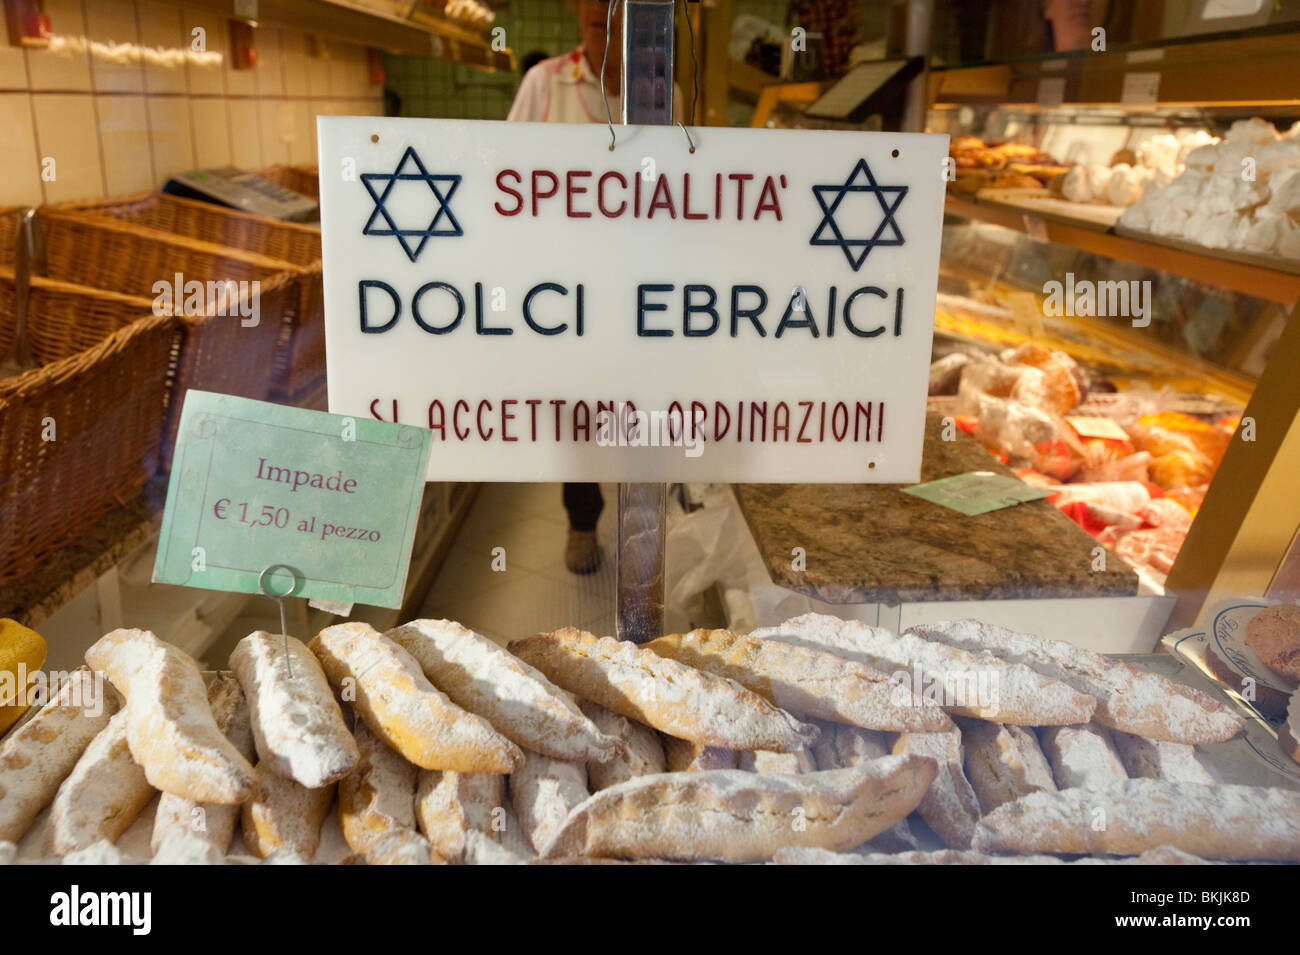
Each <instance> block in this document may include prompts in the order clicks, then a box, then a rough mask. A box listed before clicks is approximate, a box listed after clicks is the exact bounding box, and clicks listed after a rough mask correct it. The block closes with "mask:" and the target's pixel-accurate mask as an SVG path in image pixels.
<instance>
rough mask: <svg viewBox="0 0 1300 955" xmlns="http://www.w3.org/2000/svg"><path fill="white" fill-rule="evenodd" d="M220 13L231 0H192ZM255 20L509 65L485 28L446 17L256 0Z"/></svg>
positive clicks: (341, 0) (307, 0)
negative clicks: (476, 29)
mask: <svg viewBox="0 0 1300 955" xmlns="http://www.w3.org/2000/svg"><path fill="white" fill-rule="evenodd" d="M191 5H192V6H198V7H204V8H206V9H207V10H209V11H211V12H213V13H216V14H218V15H220V16H226V17H228V16H230V15H231V4H230V0H192V3H191ZM257 20H258V23H259V24H263V25H268V24H270V25H276V26H283V27H292V28H293V29H298V30H306V31H307V32H309V33H311V34H313V35H316V36H321V37H325V38H327V39H330V40H335V41H337V42H340V43H351V44H357V45H360V46H373V47H376V48H377V49H380V50H386V51H388V52H390V53H405V54H410V55H412V56H429V57H433V58H434V59H439V60H451V61H452V62H454V63H462V64H464V65H466V66H473V67H477V68H479V69H483V70H513V69H514V67H515V61H514V53H513V52H512V51H511V50H509V49H506V50H494V49H492V44H491V40H490V38H489V37H488V36H487V35H486V32H483V33H480V32H477V31H475V30H473V29H471V28H469V27H466V26H463V25H461V24H459V23H454V22H452V21H450V20H445V19H439V18H437V17H432V16H428V15H425V14H420V15H419V19H417V20H411V19H406V18H404V17H401V16H398V15H395V14H392V13H387V12H385V11H383V10H381V9H379V8H378V7H366V6H363V5H361V4H359V3H355V2H348V0H328V2H321V0H260V2H259V3H258V15H257Z"/></svg>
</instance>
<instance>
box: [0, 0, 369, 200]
mask: <svg viewBox="0 0 1300 955" xmlns="http://www.w3.org/2000/svg"><path fill="white" fill-rule="evenodd" d="M44 10H45V13H46V15H48V16H49V18H50V21H51V24H52V27H53V32H54V35H55V48H52V49H50V50H23V49H20V48H18V47H14V46H10V45H8V44H7V43H5V44H4V45H0V131H3V135H0V171H2V172H3V175H0V206H8V205H25V204H35V203H39V202H42V201H44V202H62V201H65V200H70V199H83V198H96V197H100V196H112V195H120V194H123V193H129V192H135V191H139V190H143V189H150V188H156V187H158V186H160V185H161V184H162V183H163V182H164V181H165V180H166V178H167V177H168V176H169V175H170V174H172V173H174V172H178V171H181V170H185V169H191V168H195V167H200V168H201V167H211V166H222V165H228V164H233V165H236V166H241V167H244V168H249V169H255V168H258V167H261V166H270V165H274V164H276V163H299V164H311V163H314V162H315V154H316V122H315V117H316V116H317V115H318V114H326V115H329V114H353V115H358V114H359V115H380V114H382V112H383V95H382V90H381V88H380V87H378V86H371V85H370V83H369V71H368V69H367V65H366V52H365V49H364V48H363V47H359V46H349V45H345V44H334V43H329V42H326V41H320V43H319V44H313V41H312V38H310V37H309V36H308V35H307V34H306V33H305V32H299V31H296V30H287V29H277V28H274V27H271V26H264V27H261V28H259V29H258V30H257V31H256V34H255V45H256V47H257V52H258V60H259V62H258V65H257V67H256V68H255V69H252V70H236V69H233V68H232V63H231V58H230V50H229V37H228V35H227V25H226V24H227V21H226V20H225V19H224V18H222V17H220V16H217V15H215V14H213V13H211V12H209V11H207V10H202V9H192V8H187V7H184V6H182V5H176V4H171V3H163V2H156V0H44ZM196 28H202V29H203V30H204V31H206V44H205V46H206V54H207V55H206V56H204V55H202V54H197V55H196V54H194V51H192V49H191V46H192V38H193V36H194V30H195V29H196ZM3 29H4V28H3V26H2V25H0V32H2V31H3ZM4 39H7V38H4ZM313 52H316V53H319V54H322V55H313ZM50 160H53V162H52V163H51V162H50Z"/></svg>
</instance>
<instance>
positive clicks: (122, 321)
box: [0, 270, 180, 587]
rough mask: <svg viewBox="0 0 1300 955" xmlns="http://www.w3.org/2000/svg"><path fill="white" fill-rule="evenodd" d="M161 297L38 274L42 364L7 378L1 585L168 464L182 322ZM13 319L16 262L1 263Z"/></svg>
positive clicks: (1, 285) (2, 394)
mask: <svg viewBox="0 0 1300 955" xmlns="http://www.w3.org/2000/svg"><path fill="white" fill-rule="evenodd" d="M151 306H152V303H151V302H150V301H149V300H148V299H144V298H137V297H132V296H126V295H118V294H115V293H112V292H104V291H101V290H97V289H90V288H85V287H82V286H78V285H72V284H69V283H65V282H57V281H51V280H49V279H43V278H39V277H36V278H33V279H32V282H31V292H30V298H29V308H30V311H29V315H30V317H31V322H30V324H29V326H28V332H29V339H30V341H31V346H32V354H33V356H34V357H35V358H36V359H37V360H38V361H39V362H41V365H40V366H39V367H37V368H33V369H31V370H30V371H26V372H24V373H22V374H21V375H16V376H14V377H11V378H5V379H2V380H0V587H3V586H6V585H8V584H9V583H11V582H13V581H14V580H16V579H18V578H20V577H22V576H23V575H25V574H27V573H29V572H30V571H31V570H32V569H33V568H34V567H36V566H37V565H38V564H39V563H40V562H41V561H42V560H44V559H45V558H46V557H48V556H49V555H50V554H51V553H53V552H54V551H56V550H58V549H60V548H62V547H65V546H67V545H68V544H70V543H71V542H73V541H75V540H76V539H77V538H79V537H80V536H81V535H82V534H84V533H85V532H86V531H87V530H88V529H89V528H90V527H91V526H93V525H94V524H95V522H96V521H98V520H99V519H100V518H101V517H103V516H104V515H105V514H107V513H108V512H109V511H111V510H113V508H115V507H117V506H119V505H121V504H124V503H126V502H127V501H128V500H129V499H130V498H131V497H132V496H133V495H134V494H135V493H136V492H137V491H139V490H140V488H141V487H143V486H144V484H145V482H146V481H148V480H149V478H150V477H151V476H152V475H153V474H154V473H155V472H156V471H157V467H158V461H159V454H160V451H161V439H162V434H163V421H164V417H165V415H166V413H167V399H168V384H169V381H170V371H171V365H172V360H173V357H174V355H175V354H176V350H177V348H178V345H179V337H180V324H179V322H178V320H177V319H175V318H173V317H171V316H170V315H161V316H156V315H154V314H153V313H152V307H151ZM13 324H14V278H13V273H12V272H10V271H7V270H6V271H0V327H4V328H7V329H8V334H9V337H12V331H13ZM47 419H50V420H47ZM51 422H52V424H53V427H54V429H55V430H54V440H52V441H47V440H44V438H45V437H47V436H48V433H47V425H48V424H50V423H51Z"/></svg>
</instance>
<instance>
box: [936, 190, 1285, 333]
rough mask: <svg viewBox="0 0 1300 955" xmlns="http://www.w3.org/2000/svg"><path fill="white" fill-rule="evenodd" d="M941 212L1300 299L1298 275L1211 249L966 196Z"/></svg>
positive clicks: (1259, 294)
mask: <svg viewBox="0 0 1300 955" xmlns="http://www.w3.org/2000/svg"><path fill="white" fill-rule="evenodd" d="M944 212H945V213H947V214H948V215H953V216H960V217H961V218H963V219H974V220H977V221H980V222H989V223H993V224H994V225H1000V226H1003V227H1005V228H1008V229H1015V230H1016V231H1018V232H1023V233H1025V234H1026V235H1032V236H1034V237H1035V238H1045V239H1047V240H1048V241H1050V242H1058V243H1060V244H1062V245H1068V246H1072V247H1074V248H1076V249H1080V250H1082V251H1084V252H1092V253H1094V254H1096V255H1104V256H1106V257H1107V258H1110V259H1117V260H1118V261H1121V262H1130V263H1132V264H1133V265H1140V266H1143V267H1144V268H1149V269H1154V270H1156V271H1158V272H1169V273H1172V274H1174V275H1181V276H1183V277H1184V278H1189V279H1194V280H1196V281H1198V282H1206V283H1209V284H1212V285H1215V286H1218V287H1220V288H1227V289H1232V290H1233V291H1234V292H1241V293H1243V294H1246V295H1253V296H1254V297H1256V298H1262V299H1266V300H1268V301H1271V302H1277V303H1278V304H1280V305H1283V306H1285V307H1286V308H1288V309H1289V308H1292V307H1293V306H1294V305H1295V304H1296V302H1297V301H1300V275H1297V274H1293V273H1291V272H1286V271H1282V270H1280V269H1272V268H1267V267H1265V266H1262V265H1255V264H1252V263H1248V262H1243V261H1240V260H1239V259H1236V258H1229V257H1227V256H1223V255H1216V254H1215V252H1214V251H1213V250H1211V249H1206V250H1204V251H1201V252H1197V251H1191V250H1190V249H1187V248H1175V247H1173V246H1168V245H1163V244H1161V243H1158V242H1153V241H1149V240H1146V239H1137V238H1129V237H1125V236H1119V235H1115V234H1113V233H1111V232H1099V231H1097V229H1096V226H1095V225H1094V224H1092V223H1084V224H1079V225H1072V224H1070V223H1068V222H1066V221H1065V220H1064V219H1062V218H1060V217H1059V216H1050V217H1049V216H1034V215H1032V214H1030V213H1025V212H1021V211H1019V210H1017V209H1014V208H1011V207H1008V206H1004V205H990V204H986V203H981V202H980V201H979V200H977V199H972V198H970V197H962V196H948V198H947V199H946V200H945V201H944Z"/></svg>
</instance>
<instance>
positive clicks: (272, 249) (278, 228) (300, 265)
mask: <svg viewBox="0 0 1300 955" xmlns="http://www.w3.org/2000/svg"><path fill="white" fill-rule="evenodd" d="M54 208H57V209H61V210H69V211H78V212H82V213H84V214H88V215H94V216H101V217H108V218H112V219H117V220H119V221H122V222H130V223H133V224H135V225H138V226H144V227H145V228H149V229H157V230H159V231H162V232H169V233H172V234H174V235H183V236H188V237H189V238H191V239H198V240H200V241H202V242H211V243H213V244H214V245H221V246H225V247H226V248H230V249H238V250H241V251H245V252H254V253H256V254H258V255H264V256H266V257H268V258H272V259H278V260H280V261H282V262H284V263H286V264H285V265H284V266H283V267H284V268H285V269H286V270H288V271H292V272H295V273H296V274H297V276H298V289H297V293H296V305H295V307H294V313H293V315H292V316H290V318H291V325H290V327H289V328H288V329H286V334H285V336H284V339H283V341H282V342H281V348H280V351H279V354H278V355H277V357H276V368H275V386H276V391H277V393H278V394H279V395H282V396H285V397H290V398H293V397H297V396H299V395H302V394H304V393H306V392H308V391H310V390H311V389H312V386H313V385H316V384H318V383H319V382H320V381H321V380H322V379H323V378H324V377H325V292H324V286H323V284H322V279H321V252H320V229H319V228H318V227H314V226H307V225H301V224H298V223H294V222H281V221H279V220H277V219H268V218H266V217H265V216H256V215H250V214H248V213H246V212H237V211H235V210H233V209H225V208H223V207H221V206H216V205H213V204H211V203H208V202H198V201H195V200H193V199H181V198H178V197H176V196H169V195H164V194H162V193H156V192H148V193H140V194H138V195H133V196H125V197H122V198H117V199H107V200H102V201H98V202H93V203H86V202H81V203H68V204H65V205H62V206H58V207H54Z"/></svg>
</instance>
